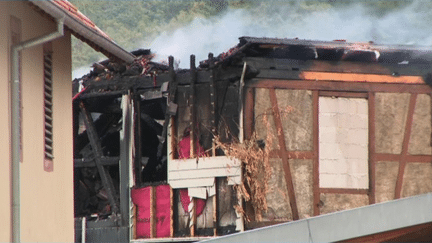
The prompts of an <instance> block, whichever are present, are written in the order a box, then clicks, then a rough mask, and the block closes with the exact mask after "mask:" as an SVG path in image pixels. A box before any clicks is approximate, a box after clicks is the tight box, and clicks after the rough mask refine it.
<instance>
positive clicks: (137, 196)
mask: <svg viewBox="0 0 432 243" xmlns="http://www.w3.org/2000/svg"><path fill="white" fill-rule="evenodd" d="M150 196H151V187H144V188H134V189H132V191H131V198H132V202H133V203H134V204H135V205H137V227H136V235H137V238H150V232H151V229H150Z"/></svg>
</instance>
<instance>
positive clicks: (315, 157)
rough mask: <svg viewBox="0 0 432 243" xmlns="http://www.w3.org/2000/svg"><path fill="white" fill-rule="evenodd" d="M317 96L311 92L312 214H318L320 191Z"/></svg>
mask: <svg viewBox="0 0 432 243" xmlns="http://www.w3.org/2000/svg"><path fill="white" fill-rule="evenodd" d="M318 105H319V95H318V91H316V90H314V91H312V126H313V133H312V137H313V142H312V143H313V147H312V148H313V172H312V174H313V186H312V190H313V214H314V216H317V215H319V214H320V206H319V205H320V200H321V199H320V195H321V194H320V189H319V126H318V122H319V121H318V117H319V114H318V109H319V107H318Z"/></svg>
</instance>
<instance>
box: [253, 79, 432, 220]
mask: <svg viewBox="0 0 432 243" xmlns="http://www.w3.org/2000/svg"><path fill="white" fill-rule="evenodd" d="M334 75H335V76H338V75H340V73H335V74H334ZM353 76H355V75H353ZM363 76H364V75H363ZM387 77H388V81H389V82H388V83H387V82H386V77H385V76H384V78H383V82H380V83H372V82H361V80H359V81H360V82H355V80H353V81H354V82H351V81H349V82H346V81H342V82H340V81H336V82H335V81H327V80H282V79H252V80H250V81H249V82H247V83H246V91H245V94H246V95H245V121H246V126H245V129H246V131H245V134H246V138H250V137H251V135H252V133H253V127H254V103H255V101H254V99H255V95H254V90H255V88H266V89H269V91H270V97H260V98H262V99H266V98H269V99H270V100H271V104H272V106H273V116H274V120H275V126H276V129H277V130H278V131H283V127H282V123H281V121H280V114H279V108H278V103H277V100H276V95H275V89H293V90H311V91H312V107H313V149H312V151H287V150H286V146H285V141H284V136H283V135H282V136H281V135H279V136H278V140H279V145H280V146H279V147H280V148H282V149H280V150H278V151H274V153H273V155H274V157H280V158H282V161H283V168H284V174H285V180H286V184H287V191H288V195H289V198H290V205H291V209H292V215H293V219H294V220H296V219H299V211H298V207H297V202H296V197H295V191H294V187H293V179H292V178H293V175H292V173H291V171H290V167H289V159H294V158H295V159H312V160H313V214H314V215H319V214H320V194H322V193H334V194H364V195H368V197H369V204H374V203H375V183H376V182H375V180H376V178H375V167H376V163H377V162H378V161H397V162H399V171H398V176H397V181H396V187H395V188H394V199H398V198H400V197H401V190H402V181H403V178H404V172H405V167H406V165H407V163H411V162H422V163H431V162H432V155H410V154H409V153H408V144H409V140H410V135H411V127H412V123H413V114H414V108H415V105H416V100H417V96H418V94H428V95H430V94H431V92H432V89H431V88H430V87H429V86H428V85H426V84H424V83H423V84H419V83H417V84H405V83H392V78H393V77H392V76H387ZM377 92H383V93H409V94H410V101H409V109H408V115H407V120H406V124H405V130H404V131H405V132H404V138H403V144H402V152H401V153H400V154H385V153H377V152H375V94H376V93H377ZM320 96H336V97H345V98H366V99H367V100H368V107H369V116H368V117H369V118H368V119H369V160H368V161H369V189H340V188H320V187H319V163H318V161H319V158H318V154H319V148H318V98H319V97H320ZM279 134H284V133H283V132H282V133H279Z"/></svg>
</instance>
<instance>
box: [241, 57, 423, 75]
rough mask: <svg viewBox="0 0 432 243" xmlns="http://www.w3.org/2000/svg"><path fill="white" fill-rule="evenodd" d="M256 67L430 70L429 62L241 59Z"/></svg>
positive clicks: (414, 72)
mask: <svg viewBox="0 0 432 243" xmlns="http://www.w3.org/2000/svg"><path fill="white" fill-rule="evenodd" d="M243 60H244V61H246V62H248V64H249V65H251V66H254V67H255V68H257V69H276V70H291V71H295V70H297V71H316V72H338V73H365V74H366V73H368V74H385V75H416V76H417V75H418V76H421V75H425V74H427V73H428V72H430V70H432V65H430V64H391V63H367V62H337V61H319V60H295V59H279V58H259V57H247V58H244V59H243Z"/></svg>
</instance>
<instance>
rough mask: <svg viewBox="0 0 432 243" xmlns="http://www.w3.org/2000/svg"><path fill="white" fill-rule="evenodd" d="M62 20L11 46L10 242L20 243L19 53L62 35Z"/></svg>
mask: <svg viewBox="0 0 432 243" xmlns="http://www.w3.org/2000/svg"><path fill="white" fill-rule="evenodd" d="M63 21H64V19H63V18H60V19H59V20H57V31H56V32H53V33H51V34H47V35H44V36H41V37H37V38H34V39H30V40H28V41H24V42H21V43H18V44H16V45H13V46H12V47H11V49H12V60H11V67H12V75H11V81H10V82H11V144H12V147H11V151H12V155H11V157H12V241H13V242H21V192H20V188H21V185H20V176H21V169H20V163H21V159H22V158H21V117H20V109H21V107H20V105H21V102H20V89H19V88H20V77H19V62H20V60H19V53H20V51H22V50H24V49H26V48H30V47H34V46H37V45H41V44H44V43H46V42H50V41H52V40H54V39H56V38H58V37H61V36H63V33H64V26H63V24H64V22H63Z"/></svg>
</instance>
